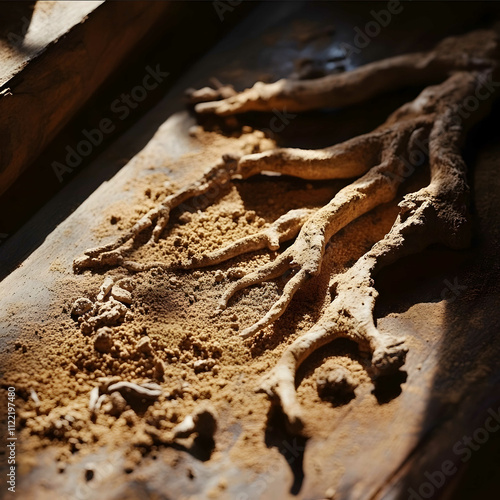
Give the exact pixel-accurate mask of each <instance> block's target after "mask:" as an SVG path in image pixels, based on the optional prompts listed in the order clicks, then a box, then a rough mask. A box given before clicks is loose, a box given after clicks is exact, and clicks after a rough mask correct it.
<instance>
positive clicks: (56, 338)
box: [2, 130, 397, 472]
mask: <svg viewBox="0 0 500 500" xmlns="http://www.w3.org/2000/svg"><path fill="white" fill-rule="evenodd" d="M247 132H248V133H245V134H243V135H242V136H241V137H240V138H237V137H236V138H234V139H230V141H232V142H231V144H233V143H234V147H235V149H236V150H243V151H244V152H247V153H248V152H252V151H256V150H258V149H259V147H261V148H268V147H270V146H271V145H272V144H271V143H270V141H268V140H267V139H266V140H264V139H262V136H261V135H259V134H255V133H250V132H249V131H248V130H247ZM193 135H195V137H193V138H192V140H193V141H195V142H196V143H197V144H201V145H203V146H204V147H205V148H207V151H208V152H207V153H206V154H207V155H209V156H210V157H211V158H213V159H214V160H216V159H217V158H218V157H219V156H220V155H221V154H222V153H225V152H227V148H228V139H227V138H225V139H224V140H222V139H219V136H218V134H215V133H211V132H202V131H200V130H197V131H195V132H193ZM189 164H190V156H189V155H187V156H184V157H182V158H181V159H179V161H178V168H186V169H188V168H189ZM189 175H190V174H188V176H189ZM197 175H198V174H197V173H196V172H194V173H193V175H192V179H189V180H194V179H195V178H196V176H197ZM343 185H344V182H339V181H330V182H316V183H306V182H305V181H301V180H295V179H291V178H285V177H282V178H277V177H264V176H261V177H258V178H255V179H250V180H248V181H244V182H243V181H236V182H235V183H233V185H231V186H229V187H228V188H227V189H225V190H222V192H221V193H220V194H219V196H218V197H217V198H216V199H215V202H214V203H213V205H210V206H208V207H206V208H204V209H203V210H198V208H203V207H198V206H197V205H196V204H191V205H189V204H188V209H187V210H184V211H182V212H181V211H174V213H173V214H172V217H171V220H170V223H169V226H168V229H167V230H166V231H165V232H164V234H163V236H162V238H161V240H160V242H159V243H158V244H156V245H155V246H154V247H142V246H141V245H140V244H141V242H142V241H143V240H141V239H139V240H138V242H137V244H136V245H135V250H134V251H133V252H131V254H130V257H131V258H133V259H134V260H136V261H138V262H149V261H153V260H154V261H163V262H179V261H180V262H182V261H183V260H184V259H185V258H188V257H192V256H193V255H195V256H201V255H202V254H203V253H204V252H206V251H210V250H214V249H217V248H219V247H220V246H221V245H224V244H227V243H228V242H231V241H233V240H235V239H237V238H239V237H242V236H244V235H247V234H251V233H255V232H257V231H259V229H261V228H262V227H264V226H265V225H266V224H269V223H271V222H272V221H274V220H275V219H276V218H278V217H279V216H280V215H282V214H284V213H286V212H287V211H288V210H290V209H293V208H299V207H320V206H322V205H324V204H325V203H327V202H328V201H329V200H330V199H331V197H332V196H333V195H334V194H335V192H336V191H337V190H338V189H339V188H341V187H342V186H343ZM177 187H179V186H175V185H174V184H172V183H171V182H170V180H169V179H168V177H167V176H166V175H165V176H164V175H161V174H158V173H155V174H152V175H146V176H144V177H142V178H140V179H138V180H137V182H134V184H133V185H130V186H129V189H130V190H131V191H132V192H133V193H134V194H135V199H136V204H135V205H133V204H130V203H127V204H125V203H124V204H116V205H112V206H110V207H107V208H106V207H105V208H104V210H103V212H104V214H103V222H102V224H101V226H100V227H99V229H98V236H99V238H102V239H103V240H105V239H106V238H110V237H112V236H115V235H117V234H119V233H120V232H121V231H123V230H125V229H126V228H128V227H130V226H131V225H132V224H133V222H134V221H135V220H137V219H138V218H139V217H140V216H141V215H143V214H144V213H145V212H146V211H147V210H149V209H150V208H152V207H154V206H155V205H156V204H157V203H158V201H159V200H161V199H162V197H164V196H165V195H166V194H168V193H169V192H172V191H173V190H175V189H176V188H177ZM190 207H191V208H190ZM396 214H397V205H396V203H393V204H389V205H386V206H382V207H380V208H378V209H377V210H375V211H374V212H372V213H371V214H368V215H366V216H364V217H362V218H360V219H359V220H358V221H356V222H354V223H352V224H350V225H349V226H348V227H347V228H345V229H344V230H342V231H341V232H340V233H339V234H338V235H337V236H336V237H334V239H333V240H332V242H331V244H330V245H329V247H328V250H327V254H326V258H325V261H324V265H323V270H324V273H322V275H320V276H319V277H317V278H315V279H312V280H311V281H310V282H308V283H307V285H306V286H305V287H304V288H303V289H302V290H300V291H299V292H298V293H297V295H296V297H295V298H294V300H293V301H292V304H291V306H290V307H289V309H288V311H287V312H286V313H285V314H284V315H283V316H282V317H281V318H280V319H279V320H278V321H277V322H276V324H275V325H273V326H272V327H268V328H266V329H265V330H264V331H262V332H260V333H259V334H257V335H256V336H255V337H254V338H252V339H249V340H247V341H244V340H242V339H240V338H239V337H238V331H239V330H241V329H242V328H244V327H245V326H248V325H249V324H251V323H252V322H254V321H255V319H256V318H258V317H261V316H263V315H264V314H265V312H266V311H267V310H268V309H269V307H270V306H271V305H272V303H273V301H275V300H276V299H277V297H278V296H279V293H280V290H281V289H282V287H283V285H284V280H277V281H275V282H272V281H271V282H268V283H264V284H262V285H259V286H254V287H251V288H249V289H247V290H244V291H242V292H240V293H238V294H237V295H236V297H235V298H234V299H232V301H231V302H230V306H229V307H228V308H227V309H226V310H225V311H223V312H222V313H221V314H219V315H216V316H214V314H213V311H214V310H215V308H216V305H217V300H218V299H219V298H220V296H221V295H222V293H223V291H224V288H225V286H226V284H227V283H228V282H229V281H230V280H234V279H235V278H236V277H237V276H238V275H239V273H238V270H244V271H247V270H250V269H255V268H256V267H257V266H258V265H259V264H262V263H265V262H268V261H269V260H270V259H273V258H274V257H275V256H276V255H277V254H273V253H272V252H270V251H267V250H266V251H259V252H254V253H252V254H249V255H244V256H241V257H239V258H236V259H232V260H230V261H228V262H227V263H225V264H222V265H219V266H216V267H215V268H205V269H201V270H195V271H178V272H164V271H159V270H152V271H148V272H144V273H139V274H135V275H131V274H129V273H128V272H127V271H125V270H123V269H120V268H116V269H110V270H107V271H106V272H105V273H97V272H94V273H91V272H89V271H87V272H85V273H84V274H83V275H75V276H71V277H66V278H64V279H62V280H61V282H60V289H59V292H60V293H59V299H58V301H56V302H55V303H53V304H52V311H51V319H50V321H49V322H48V323H45V324H31V325H25V328H24V334H23V335H22V336H21V337H20V338H19V339H18V341H17V342H16V344H15V346H13V349H12V351H11V352H9V353H7V354H5V355H4V359H3V360H2V363H3V365H4V366H6V373H9V375H8V378H6V379H4V381H3V382H2V387H4V388H6V387H8V386H9V385H14V386H15V387H16V388H17V390H18V395H19V396H20V398H19V403H18V404H19V421H20V424H21V431H20V444H21V446H22V453H21V454H20V456H21V457H22V460H23V461H24V463H25V466H29V464H30V463H35V462H36V453H37V450H39V449H40V448H42V447H47V446H50V447H57V448H58V449H59V459H60V463H61V466H60V467H61V470H63V469H64V463H65V462H66V461H68V460H72V457H74V456H81V455H82V454H85V453H88V452H91V451H93V450H95V449H96V448H97V447H101V446H103V445H109V446H111V447H118V448H123V446H125V448H126V453H127V456H128V460H127V462H126V466H125V469H126V470H127V472H130V471H131V470H133V469H134V467H135V466H136V465H137V464H138V463H139V462H140V461H141V460H142V457H143V455H147V454H154V453H155V450H156V449H157V448H160V447H163V448H164V447H165V446H166V444H165V443H163V441H164V436H166V435H167V434H168V432H169V431H171V430H172V429H173V427H174V426H175V425H176V424H178V423H179V422H180V421H182V419H183V418H184V417H185V416H186V415H188V414H189V413H190V412H191V411H193V409H195V408H196V407H197V405H199V403H200V402H201V401H203V400H210V401H211V403H212V404H213V406H214V407H215V409H216V411H217V413H218V415H219V422H218V431H217V434H216V436H215V449H214V451H213V453H212V457H213V458H214V457H217V456H219V455H220V452H223V451H225V450H227V449H228V448H229V447H230V446H231V447H232V448H231V452H230V453H231V458H232V460H234V461H235V462H236V464H237V465H239V466H243V467H246V466H248V467H251V468H253V469H254V470H255V471H256V472H258V471H260V470H265V469H266V468H268V467H269V464H268V463H266V462H265V461H264V460H263V457H264V456H266V457H272V456H273V453H272V452H269V450H268V449H267V447H266V445H265V443H264V433H265V430H266V426H267V422H268V418H269V409H270V403H269V401H268V399H267V397H266V396H265V395H262V394H256V393H255V392H254V389H255V387H256V385H257V382H258V380H259V378H260V377H261V376H262V375H263V374H264V373H265V372H266V371H267V370H268V369H269V368H271V367H272V366H274V364H275V363H276V361H277V359H278V357H279V356H280V354H281V353H282V351H283V349H284V347H285V346H286V345H287V344H288V343H289V342H291V341H292V340H293V339H295V338H296V337H297V335H299V334H300V333H301V332H304V331H306V330H307V329H308V328H310V327H311V326H312V325H313V324H314V323H315V322H316V321H317V319H318V318H319V316H320V313H321V310H322V308H323V307H324V305H325V304H327V303H328V300H329V291H328V277H329V275H330V273H331V272H339V271H342V270H343V269H345V268H346V266H349V265H351V264H352V263H353V262H355V260H356V259H357V258H359V257H360V256H361V255H362V254H363V253H364V252H365V251H366V250H367V249H368V248H369V247H370V246H371V245H372V244H373V243H374V242H375V241H377V240H379V239H380V238H381V237H382V236H383V235H384V234H385V233H386V232H387V231H388V229H389V228H390V226H391V224H392V222H393V221H394V219H395V216H396ZM52 269H53V270H54V272H56V271H57V269H58V264H57V256H56V258H55V260H54V262H53V264H52ZM105 276H111V277H112V278H113V279H114V280H115V281H117V280H119V279H120V278H123V277H126V276H132V277H133V280H134V282H135V288H134V289H133V291H132V303H131V305H130V306H129V307H128V310H129V312H128V313H127V315H126V316H125V319H124V320H123V321H120V322H118V324H117V325H114V326H110V328H111V330H112V340H113V348H112V349H111V352H109V353H100V352H98V351H96V349H95V347H94V337H95V332H92V333H89V334H84V333H83V332H82V331H81V329H80V325H79V323H78V322H77V321H76V318H75V317H74V316H72V315H71V308H72V305H73V303H74V301H75V300H76V299H78V298H79V297H86V298H88V299H90V300H91V301H95V299H96V295H97V294H98V292H99V287H100V286H101V284H102V283H103V281H104V277H105ZM14 313H15V311H12V314H14ZM146 336H147V337H149V344H150V346H151V348H152V349H151V352H150V353H147V352H140V351H139V350H138V349H137V343H138V342H139V341H140V339H144V337H146ZM159 360H160V361H161V362H162V365H163V368H164V373H163V374H162V373H160V372H161V371H162V370H160V372H159V370H158V369H157V366H158V361H159ZM364 363H365V360H364V359H363V358H362V357H361V356H360V354H359V352H358V350H357V348H356V347H355V346H354V345H353V344H351V343H349V342H347V341H346V342H344V343H342V342H339V343H338V344H335V345H332V346H326V347H325V348H324V349H322V350H321V352H318V353H315V354H314V355H313V356H312V357H311V359H310V360H308V362H307V363H306V364H305V366H304V367H302V368H301V370H300V371H299V375H298V382H300V387H299V389H298V394H299V399H300V402H301V403H302V404H303V405H304V407H305V410H306V413H307V414H308V415H309V422H310V428H309V429H308V432H309V433H310V434H311V435H315V436H327V435H328V433H329V432H330V431H331V429H330V426H331V425H330V426H329V422H333V421H334V420H335V419H334V418H332V417H333V415H335V414H336V412H338V411H339V409H338V404H337V403H336V402H335V401H333V402H332V401H331V400H322V399H321V398H320V396H319V395H318V391H317V388H316V379H317V377H318V376H319V375H321V374H322V373H323V374H324V373H325V371H328V369H333V368H336V367H339V366H344V367H347V368H348V369H349V371H350V372H351V375H352V377H354V378H355V379H356V380H357V381H358V382H359V383H360V387H358V389H357V393H358V392H360V391H361V392H363V393H369V392H370V390H371V388H372V385H371V382H370V379H369V377H368V375H367V374H366V372H365V370H364V368H363V364H364ZM155 367H156V368H155ZM100 377H117V379H120V380H125V381H134V382H137V383H143V382H146V381H153V382H156V383H158V384H161V386H162V388H163V394H162V396H161V397H159V398H158V399H157V400H156V401H154V402H153V403H152V404H150V405H149V406H143V407H142V408H135V409H132V408H131V407H127V408H126V409H125V410H124V411H122V412H121V413H119V414H116V415H110V414H109V413H106V412H105V409H102V410H101V411H99V412H98V413H97V416H96V417H95V418H92V416H91V412H90V411H89V409H88V406H89V393H90V391H91V390H92V389H93V388H94V387H95V386H96V385H98V379H99V378H100ZM31 390H33V391H36V394H37V396H38V398H39V400H40V404H39V406H37V405H36V403H35V401H34V400H33V398H32V397H31V396H30V391H31ZM370 397H373V396H370ZM21 398H22V400H21ZM4 400H5V398H2V401H4ZM235 423H238V425H240V426H241V427H242V432H241V434H240V435H239V437H238V440H237V442H236V443H233V439H234V438H233V435H232V433H231V432H229V428H230V427H231V426H232V425H233V424H235ZM124 443H127V444H125V445H124ZM261 451H262V452H263V451H266V455H264V453H261ZM176 453H177V452H176ZM274 457H275V458H276V460H277V459H278V457H279V455H278V451H277V450H274ZM172 460H174V459H172ZM268 460H270V458H268Z"/></svg>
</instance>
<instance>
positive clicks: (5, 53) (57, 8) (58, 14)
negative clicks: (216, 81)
mask: <svg viewBox="0 0 500 500" xmlns="http://www.w3.org/2000/svg"><path fill="white" fill-rule="evenodd" d="M8 3H10V2H8ZM24 4H25V5H28V3H27V2H21V3H20V5H24ZM8 8H9V7H8V6H6V7H4V9H8ZM169 8H170V6H169V2H131V3H130V2H105V3H104V2H102V1H95V2H44V1H40V2H36V4H35V5H34V10H33V11H32V12H31V11H30V10H29V8H28V9H27V12H26V13H23V11H22V10H20V12H19V15H20V20H21V23H19V22H17V23H14V26H13V28H12V30H13V31H10V32H8V33H4V39H3V41H2V42H1V44H0V113H1V115H2V125H1V127H0V134H1V137H2V156H1V159H0V195H1V194H2V193H3V192H4V191H5V190H6V189H7V188H8V187H9V186H10V185H11V184H12V183H13V182H14V181H15V179H16V178H17V177H18V176H19V174H20V173H21V172H22V171H23V170H24V169H25V168H26V167H27V166H28V165H29V164H30V163H31V162H32V161H33V160H34V159H35V158H37V156H38V155H39V154H40V152H41V151H42V150H43V149H44V148H45V147H46V146H47V144H48V143H49V142H50V141H51V140H52V139H53V138H54V137H55V135H56V134H57V132H58V131H59V130H61V128H62V127H63V126H64V125H65V124H66V123H67V122H68V120H69V119H70V118H71V117H72V116H73V115H74V114H75V113H76V112H77V111H78V110H79V109H80V108H81V107H82V106H84V105H85V103H86V102H87V100H88V99H89V98H90V97H91V96H92V95H93V94H94V92H95V91H96V90H97V89H98V88H99V87H100V85H101V84H102V83H103V82H104V81H105V80H106V78H107V77H109V75H111V74H112V73H113V72H114V71H115V70H116V69H117V68H118V67H119V66H120V64H122V62H123V61H124V60H125V58H126V57H127V55H129V54H130V53H131V52H132V50H134V49H135V48H136V47H137V44H138V42H140V41H141V40H142V39H143V38H145V37H146V36H147V35H148V32H149V30H151V29H152V28H153V27H154V25H155V24H158V23H159V22H161V19H162V17H163V16H164V15H165V13H167V12H168V11H169ZM21 16H22V17H21ZM14 21H17V20H14ZM7 29H8V28H7ZM42 123H43V127H41V126H40V124H42Z"/></svg>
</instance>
